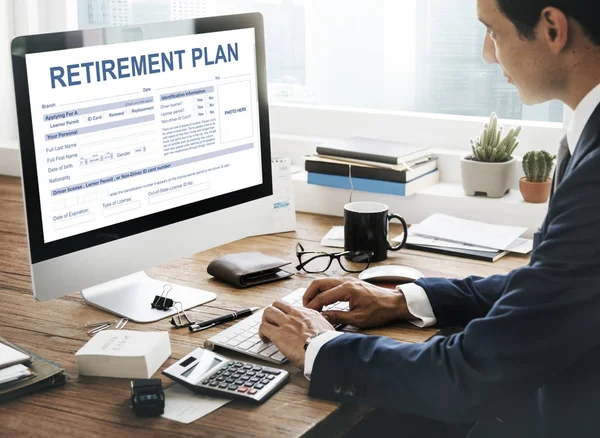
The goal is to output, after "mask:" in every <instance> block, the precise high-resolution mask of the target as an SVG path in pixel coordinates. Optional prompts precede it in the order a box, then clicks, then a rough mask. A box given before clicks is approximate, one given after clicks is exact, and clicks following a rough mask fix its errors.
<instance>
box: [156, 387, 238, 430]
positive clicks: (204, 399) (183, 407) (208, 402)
mask: <svg viewBox="0 0 600 438" xmlns="http://www.w3.org/2000/svg"><path fill="white" fill-rule="evenodd" d="M230 401H231V400H230V399H225V398H217V397H212V396H206V395H201V394H196V393H195V392H192V391H190V390H189V389H186V388H184V387H183V386H181V385H178V384H175V385H173V386H171V387H170V388H168V389H166V390H165V413H164V414H162V417H163V418H167V419H169V420H173V421H178V422H180V423H185V424H190V423H193V422H194V421H196V420H198V419H199V418H202V417H204V416H206V415H208V414H210V413H211V412H213V411H216V410H217V409H219V408H220V407H221V406H225V405H226V404H227V403H229V402H230Z"/></svg>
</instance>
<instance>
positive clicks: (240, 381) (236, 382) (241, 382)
mask: <svg viewBox="0 0 600 438" xmlns="http://www.w3.org/2000/svg"><path fill="white" fill-rule="evenodd" d="M234 383H235V384H236V385H243V384H244V381H243V380H236V381H235V382H234Z"/></svg>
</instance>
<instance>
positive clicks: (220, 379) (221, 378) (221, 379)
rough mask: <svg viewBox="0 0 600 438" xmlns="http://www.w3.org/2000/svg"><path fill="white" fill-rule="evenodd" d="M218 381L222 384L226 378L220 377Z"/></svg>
mask: <svg viewBox="0 0 600 438" xmlns="http://www.w3.org/2000/svg"><path fill="white" fill-rule="evenodd" d="M217 380H218V381H219V382H222V381H223V380H225V376H219V377H217Z"/></svg>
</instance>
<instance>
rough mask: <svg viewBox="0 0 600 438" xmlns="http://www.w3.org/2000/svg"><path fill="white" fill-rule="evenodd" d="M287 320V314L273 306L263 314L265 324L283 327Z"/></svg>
mask: <svg viewBox="0 0 600 438" xmlns="http://www.w3.org/2000/svg"><path fill="white" fill-rule="evenodd" d="M285 318H286V316H285V313H283V312H282V311H281V310H279V309H277V308H275V307H273V306H269V307H267V308H266V309H265V311H264V312H263V318H262V319H263V322H269V323H271V324H273V325H275V326H281V325H283V323H284V322H285Z"/></svg>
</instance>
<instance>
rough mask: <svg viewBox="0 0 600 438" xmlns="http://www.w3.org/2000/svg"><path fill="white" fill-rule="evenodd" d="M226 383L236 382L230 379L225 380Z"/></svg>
mask: <svg viewBox="0 0 600 438" xmlns="http://www.w3.org/2000/svg"><path fill="white" fill-rule="evenodd" d="M225 381H226V382H227V383H233V382H235V379H232V378H231V377H230V378H229V379H227V380H225Z"/></svg>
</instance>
